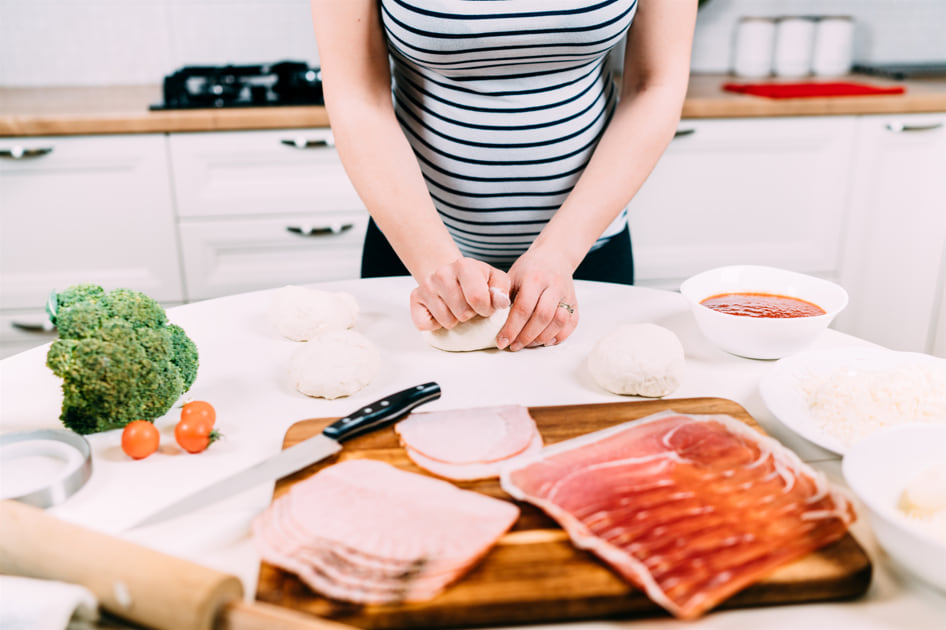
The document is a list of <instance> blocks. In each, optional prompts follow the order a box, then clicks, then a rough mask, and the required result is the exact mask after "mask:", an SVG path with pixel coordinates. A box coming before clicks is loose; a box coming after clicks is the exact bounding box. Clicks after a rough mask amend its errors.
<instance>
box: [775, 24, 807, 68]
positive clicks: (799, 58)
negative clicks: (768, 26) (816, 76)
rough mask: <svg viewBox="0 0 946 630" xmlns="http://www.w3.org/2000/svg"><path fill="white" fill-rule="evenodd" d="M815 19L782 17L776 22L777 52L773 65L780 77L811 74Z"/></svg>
mask: <svg viewBox="0 0 946 630" xmlns="http://www.w3.org/2000/svg"><path fill="white" fill-rule="evenodd" d="M814 37H815V20H813V19H812V18H809V17H794V16H792V17H781V18H778V20H776V23H775V53H774V58H773V60H772V65H773V68H774V70H775V74H776V75H777V76H780V77H803V76H806V75H808V74H811V54H812V45H813V43H814Z"/></svg>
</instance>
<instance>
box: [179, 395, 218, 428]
mask: <svg viewBox="0 0 946 630" xmlns="http://www.w3.org/2000/svg"><path fill="white" fill-rule="evenodd" d="M181 420H182V421H183V420H191V421H195V422H206V423H207V424H208V425H209V426H211V427H212V426H213V425H214V422H216V421H217V411H216V410H215V409H214V407H213V405H211V404H210V403H209V402H204V401H203V400H194V401H191V402H189V403H187V404H185V405H184V406H183V407H182V408H181Z"/></svg>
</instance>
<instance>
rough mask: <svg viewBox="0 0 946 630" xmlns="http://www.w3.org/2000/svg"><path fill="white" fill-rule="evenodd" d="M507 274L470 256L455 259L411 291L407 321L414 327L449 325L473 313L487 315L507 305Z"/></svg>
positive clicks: (468, 317) (508, 283)
mask: <svg viewBox="0 0 946 630" xmlns="http://www.w3.org/2000/svg"><path fill="white" fill-rule="evenodd" d="M510 287H511V282H510V279H509V276H508V275H507V274H506V273H505V272H503V271H500V270H499V269H496V268H495V267H492V266H490V265H488V264H487V263H484V262H482V261H479V260H474V259H473V258H458V259H456V260H454V261H453V262H451V263H448V264H446V265H443V266H442V267H440V268H439V269H437V270H435V271H434V272H433V273H432V274H430V275H429V276H427V278H425V279H424V280H423V281H422V282H420V284H419V285H418V286H417V288H416V289H414V290H413V291H411V321H413V322H414V326H415V327H416V328H417V329H418V330H437V329H438V328H448V329H449V328H453V327H454V326H456V325H457V324H459V323H460V322H465V321H467V320H469V319H471V318H472V317H473V316H474V315H480V316H482V317H489V316H490V315H492V314H493V312H494V311H496V310H498V309H501V308H507V307H508V306H509V304H510V300H509V289H510Z"/></svg>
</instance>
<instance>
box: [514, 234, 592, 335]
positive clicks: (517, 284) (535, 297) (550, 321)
mask: <svg viewBox="0 0 946 630" xmlns="http://www.w3.org/2000/svg"><path fill="white" fill-rule="evenodd" d="M573 271H574V270H573V269H572V268H571V267H569V266H568V265H567V264H566V263H565V262H564V260H563V259H562V257H561V256H553V255H547V254H544V253H542V252H541V251H539V250H537V249H530V250H529V251H528V252H526V253H525V254H523V255H522V256H520V257H519V260H517V261H516V263H515V264H514V265H513V266H512V268H511V269H510V270H509V277H510V278H511V280H512V286H513V292H514V294H515V301H514V302H513V304H512V308H511V309H510V311H509V318H508V319H507V320H506V324H505V326H503V328H502V330H500V331H499V334H498V335H497V337H496V339H497V345H498V346H499V348H500V349H502V348H506V347H508V348H509V349H510V350H512V351H516V350H520V349H522V348H525V347H527V346H554V345H555V344H557V343H561V342H562V341H565V339H567V338H568V336H569V335H571V334H572V332H574V330H575V327H576V326H578V303H577V300H576V298H575V284H574V282H573V281H572V273H573Z"/></svg>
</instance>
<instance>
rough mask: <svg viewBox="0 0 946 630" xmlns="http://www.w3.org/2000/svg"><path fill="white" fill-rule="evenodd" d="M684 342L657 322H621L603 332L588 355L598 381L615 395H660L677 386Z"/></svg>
mask: <svg viewBox="0 0 946 630" xmlns="http://www.w3.org/2000/svg"><path fill="white" fill-rule="evenodd" d="M683 365H684V355H683V345H682V344H681V343H680V340H679V339H678V338H677V336H676V335H675V334H674V333H673V332H671V331H670V330H667V329H666V328H663V327H661V326H658V325H656V324H624V325H623V326H619V327H618V328H617V329H615V330H614V331H613V332H611V333H610V334H608V335H605V336H604V337H602V338H601V339H600V340H598V343H597V344H595V347H594V349H592V351H591V354H590V355H588V369H589V370H590V371H591V375H592V376H593V377H594V379H595V381H597V383H598V384H599V385H600V386H601V387H603V388H605V389H606V390H608V391H609V392H612V393H614V394H621V395H631V396H646V397H649V398H659V397H661V396H666V395H667V394H669V393H671V392H672V391H674V390H675V389H676V388H677V387H678V386H679V385H680V378H681V376H682V375H683Z"/></svg>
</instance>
